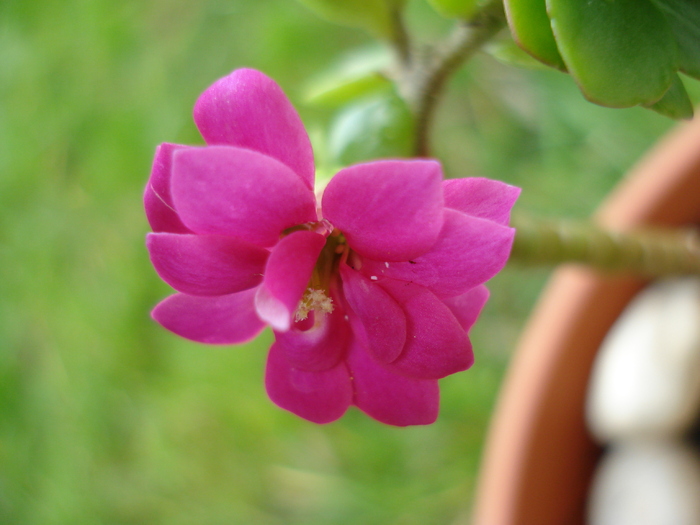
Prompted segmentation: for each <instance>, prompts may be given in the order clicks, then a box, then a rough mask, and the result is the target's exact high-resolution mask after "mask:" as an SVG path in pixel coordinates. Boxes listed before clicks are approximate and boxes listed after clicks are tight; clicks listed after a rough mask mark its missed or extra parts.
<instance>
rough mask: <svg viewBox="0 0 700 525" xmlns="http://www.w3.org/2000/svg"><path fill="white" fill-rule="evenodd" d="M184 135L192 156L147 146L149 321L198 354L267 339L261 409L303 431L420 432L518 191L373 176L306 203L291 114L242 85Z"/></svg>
mask: <svg viewBox="0 0 700 525" xmlns="http://www.w3.org/2000/svg"><path fill="white" fill-rule="evenodd" d="M194 119H195V122H196V124H197V126H198V128H199V130H200V132H201V133H202V135H203V137H204V140H205V141H206V143H207V146H204V147H188V146H180V145H174V144H162V145H161V146H159V148H158V149H157V151H156V155H155V160H154V163H153V170H152V173H151V177H150V180H149V182H148V185H147V187H146V192H145V196H144V200H145V206H146V215H147V216H148V220H149V222H150V224H151V227H152V228H153V233H150V234H148V237H147V241H146V244H147V246H148V250H149V252H150V256H151V260H152V262H153V265H154V267H155V269H156V271H157V272H158V274H159V275H160V276H161V277H162V278H163V280H165V281H166V282H167V283H168V284H170V285H171V286H172V287H173V288H175V289H176V290H177V291H178V293H176V294H175V295H172V296H170V297H168V298H167V299H165V300H164V301H162V302H161V303H160V304H159V305H158V306H156V308H155V309H154V310H153V318H154V319H155V320H156V321H157V322H159V323H160V324H161V325H163V326H164V327H165V328H167V329H168V330H171V331H172V332H174V333H176V334H178V335H180V336H182V337H185V338H187V339H191V340H193V341H199V342H202V343H210V344H233V343H242V342H245V341H248V340H250V339H252V338H254V337H255V336H256V335H257V334H258V333H260V331H261V330H262V329H263V328H264V327H265V325H270V326H271V327H272V329H273V330H274V333H275V339H276V340H275V343H274V344H273V345H272V348H270V353H269V356H268V360H267V370H266V375H265V385H266V388H267V392H268V394H269V396H270V398H271V399H272V400H273V401H274V402H275V403H276V404H277V405H279V406H280V407H282V408H284V409H286V410H289V411H291V412H293V413H295V414H297V415H299V416H301V417H303V418H305V419H308V420H310V421H313V422H316V423H328V422H330V421H334V420H336V419H338V418H339V417H341V416H342V415H343V414H344V413H345V411H346V410H347V408H348V407H349V406H350V405H355V406H357V407H358V408H360V409H361V410H363V411H364V412H366V413H367V414H369V415H370V416H371V417H373V418H375V419H377V420H379V421H382V422H384V423H387V424H390V425H399V426H405V425H420V424H429V423H432V422H434V421H435V419H436V418H437V413H438V405H439V390H438V379H440V378H442V377H445V376H447V375H450V374H453V373H455V372H459V371H462V370H466V369H467V368H469V367H470V366H471V365H472V363H473V361H474V357H473V353H472V348H471V344H470V342H469V338H468V336H467V332H468V331H469V329H470V327H471V326H472V324H473V323H474V322H475V320H476V318H477V317H478V315H479V312H480V311H481V308H482V307H483V305H484V303H485V302H486V299H487V298H488V291H487V289H486V288H485V286H484V285H483V283H484V282H485V281H487V280H488V279H490V278H491V277H493V276H494V275H495V274H496V273H497V272H498V271H500V269H501V268H502V267H503V265H504V264H505V262H506V260H507V258H508V255H509V253H510V249H511V245H512V241H513V235H514V231H513V229H512V228H509V227H508V226H507V224H508V220H509V215H510V209H511V207H512V205H513V203H514V202H515V200H516V199H517V196H518V194H519V191H520V190H519V189H518V188H515V187H513V186H509V185H507V184H503V183H501V182H496V181H492V180H488V179H480V178H471V179H455V180H448V181H443V180H442V171H441V168H440V164H439V163H438V162H436V161H434V160H422V159H421V160H382V161H376V162H369V163H366V164H358V165H355V166H351V167H349V168H345V169H343V170H341V171H340V172H339V173H338V174H337V175H335V177H333V179H332V180H331V181H330V182H329V183H328V186H327V187H326V189H325V191H324V192H323V196H322V197H321V198H320V202H319V201H317V198H316V196H315V194H314V191H313V186H314V173H315V170H314V162H313V152H312V150H311V144H310V142H309V138H308V136H307V134H306V132H305V130H304V127H303V124H302V122H301V119H300V118H299V115H298V114H297V112H296V111H295V110H294V108H293V107H292V105H291V103H290V102H289V100H288V99H287V98H286V96H285V95H284V93H283V92H282V90H281V89H280V88H279V86H278V85H277V84H276V83H275V82H274V81H272V80H271V79H270V78H268V77H266V76H265V75H263V74H262V73H260V72H258V71H254V70H250V69H241V70H237V71H234V72H233V73H231V74H230V75H228V76H227V77H224V78H222V79H221V80H219V81H218V82H216V83H215V84H214V85H212V86H211V87H210V88H209V89H207V90H206V91H205V92H204V93H203V94H202V95H201V96H200V98H199V100H198V101H197V103H196V105H195V108H194Z"/></svg>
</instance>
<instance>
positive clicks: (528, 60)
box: [484, 36, 546, 69]
mask: <svg viewBox="0 0 700 525" xmlns="http://www.w3.org/2000/svg"><path fill="white" fill-rule="evenodd" d="M484 51H485V52H486V53H488V54H489V55H491V56H492V57H494V58H495V59H496V60H498V61H499V62H502V63H503V64H507V65H509V66H515V67H521V68H525V69H546V66H545V65H544V64H543V63H542V62H541V61H539V60H536V59H535V58H534V57H533V56H532V55H530V54H528V53H526V52H525V51H524V50H523V49H522V48H521V47H520V46H518V44H516V43H515V41H514V40H513V39H512V38H510V37H509V36H508V37H503V38H499V39H498V40H494V41H492V42H489V43H488V44H486V46H484Z"/></svg>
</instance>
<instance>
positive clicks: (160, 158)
mask: <svg viewBox="0 0 700 525" xmlns="http://www.w3.org/2000/svg"><path fill="white" fill-rule="evenodd" d="M184 148H187V146H180V145H179V144H169V143H167V142H166V143H164V144H161V145H160V146H158V147H157V148H156V155H155V158H154V159H153V167H152V168H151V177H150V178H149V179H148V184H146V190H145V191H144V194H143V204H144V207H145V208H146V217H147V218H148V223H149V224H150V225H151V229H153V231H154V232H172V233H189V232H190V229H189V228H188V227H187V226H185V225H184V224H182V221H181V220H180V217H179V216H178V214H177V212H176V211H175V207H174V205H173V201H172V197H171V196H170V170H171V167H172V157H173V152H174V151H175V150H178V149H184Z"/></svg>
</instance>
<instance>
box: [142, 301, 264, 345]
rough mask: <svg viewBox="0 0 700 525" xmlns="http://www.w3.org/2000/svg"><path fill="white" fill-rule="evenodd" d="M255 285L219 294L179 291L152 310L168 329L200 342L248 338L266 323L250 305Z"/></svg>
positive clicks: (153, 314) (228, 341)
mask: <svg viewBox="0 0 700 525" xmlns="http://www.w3.org/2000/svg"><path fill="white" fill-rule="evenodd" d="M254 296H255V288H252V289H250V290H245V291H243V292H238V293H234V294H229V295H220V296H218V297H200V296H194V295H185V294H182V293H178V294H175V295H171V296H170V297H168V298H166V299H165V300H163V301H161V302H160V304H158V305H157V306H156V307H155V308H154V309H153V312H152V313H151V316H152V317H153V319H155V320H156V321H157V322H158V323H160V324H161V325H163V327H164V328H166V329H168V330H170V331H171V332H173V333H175V334H177V335H179V336H181V337H184V338H185V339H190V340H192V341H197V342H199V343H208V344H212V345H230V344H236V343H244V342H246V341H250V340H251V339H253V338H254V337H255V336H256V335H258V334H259V333H260V332H261V331H262V329H263V328H264V327H265V323H263V322H262V321H261V320H260V319H259V318H258V316H257V315H256V314H255V309H254V308H253V297H254Z"/></svg>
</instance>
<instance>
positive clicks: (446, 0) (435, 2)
mask: <svg viewBox="0 0 700 525" xmlns="http://www.w3.org/2000/svg"><path fill="white" fill-rule="evenodd" d="M428 3H429V4H430V5H431V6H432V7H433V9H435V11H437V12H438V13H440V14H441V15H442V16H444V17H447V18H464V19H466V18H469V17H470V16H471V15H473V14H474V11H475V10H476V8H477V6H478V4H479V0H428Z"/></svg>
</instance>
